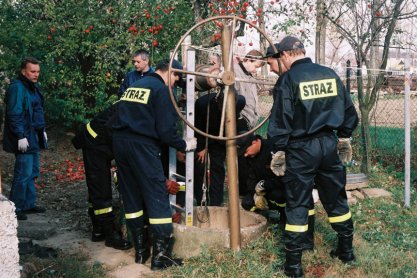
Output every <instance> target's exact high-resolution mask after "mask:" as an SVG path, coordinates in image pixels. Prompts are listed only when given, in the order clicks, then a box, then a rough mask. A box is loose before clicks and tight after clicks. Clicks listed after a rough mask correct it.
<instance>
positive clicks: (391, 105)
mask: <svg viewBox="0 0 417 278" xmlns="http://www.w3.org/2000/svg"><path fill="white" fill-rule="evenodd" d="M345 70H346V72H347V71H348V70H350V71H351V74H346V75H343V74H341V78H342V80H343V82H344V83H345V85H347V87H348V88H349V90H350V93H351V97H352V100H353V102H354V104H355V106H356V109H357V111H358V114H359V117H360V119H361V118H362V115H361V112H360V109H359V101H358V86H357V77H356V74H355V73H356V72H357V70H358V69H356V68H346V69H345ZM378 74H381V71H380V70H375V71H372V70H371V71H367V73H366V75H365V76H364V78H363V80H364V83H363V88H364V90H367V89H368V84H367V81H368V80H369V81H373V80H375V78H376V77H377V75H378ZM382 74H383V76H384V81H383V85H382V87H381V89H380V90H379V91H377V92H376V98H375V103H374V105H373V107H372V109H371V110H370V112H369V124H370V126H369V128H370V130H369V131H370V137H371V138H370V140H371V142H370V143H371V146H372V153H371V154H370V155H371V160H372V162H374V163H375V162H378V163H382V165H383V166H384V167H392V168H393V169H396V170H399V171H402V170H403V169H404V151H405V145H404V140H405V122H404V119H405V118H404V115H405V113H404V111H405V105H408V107H409V111H410V126H411V127H410V134H411V162H412V169H414V171H415V169H417V162H416V159H415V158H414V157H415V156H416V155H417V76H412V78H411V84H410V101H409V102H408V103H405V99H406V98H405V80H404V78H405V77H404V72H403V71H401V72H392V71H388V70H387V71H384V72H382ZM368 75H371V76H368ZM346 76H349V78H347V77H346ZM368 77H370V78H369V79H368ZM273 78H274V77H271V79H273ZM268 89H272V88H268ZM369 89H372V86H369ZM266 91H267V90H266V88H264V91H263V92H262V93H259V105H260V107H261V109H260V110H261V111H264V113H263V115H262V116H267V115H268V113H266V112H265V111H268V112H269V109H270V108H271V107H272V97H271V96H270V94H271V93H270V92H269V93H268V97H263V94H266ZM267 126H268V122H266V123H265V124H264V125H263V126H261V127H260V128H259V129H258V130H257V133H258V134H260V135H261V136H263V137H266V135H267ZM361 132H362V131H361V128H360V125H359V126H358V128H357V129H356V130H355V132H354V135H353V148H354V156H353V157H354V158H353V159H354V160H356V161H361V159H362V157H363V148H362V146H361V144H362V142H361V136H362V133H361Z"/></svg>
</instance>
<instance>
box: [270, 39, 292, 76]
mask: <svg viewBox="0 0 417 278" xmlns="http://www.w3.org/2000/svg"><path fill="white" fill-rule="evenodd" d="M274 46H275V49H276V51H275V50H274V48H273V47H272V46H269V47H268V49H267V50H266V55H265V56H264V58H265V59H266V63H267V64H268V65H269V70H270V71H272V72H273V73H275V74H278V75H281V74H283V73H284V72H286V71H287V70H288V68H287V67H286V66H285V65H284V64H283V63H282V61H281V59H280V58H277V57H276V56H277V54H278V53H279V51H280V48H281V46H280V44H279V43H276V44H274Z"/></svg>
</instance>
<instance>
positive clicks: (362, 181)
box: [346, 173, 368, 191]
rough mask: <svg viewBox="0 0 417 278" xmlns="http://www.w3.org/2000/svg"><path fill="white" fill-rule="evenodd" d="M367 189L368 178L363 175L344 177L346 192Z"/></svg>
mask: <svg viewBox="0 0 417 278" xmlns="http://www.w3.org/2000/svg"><path fill="white" fill-rule="evenodd" d="M365 187H368V177H367V176H366V175H365V174H363V173H358V174H347V175H346V190H349V191H351V190H355V189H359V188H365Z"/></svg>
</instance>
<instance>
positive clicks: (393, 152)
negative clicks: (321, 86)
mask: <svg viewBox="0 0 417 278" xmlns="http://www.w3.org/2000/svg"><path fill="white" fill-rule="evenodd" d="M347 70H353V72H357V70H358V69H352V68H348V69H347ZM379 74H383V84H382V87H381V89H380V90H378V91H377V92H376V94H375V96H376V97H375V103H374V105H373V107H372V109H371V110H370V112H369V117H368V118H369V131H370V140H371V141H370V143H371V146H372V153H371V154H370V155H371V159H372V161H373V162H379V163H382V165H383V166H385V167H393V168H394V169H396V170H400V171H402V170H403V169H404V151H405V144H404V141H405V108H406V106H408V109H409V111H410V134H411V142H412V143H411V154H412V157H414V156H413V154H416V153H417V148H416V144H415V139H416V136H417V88H416V87H417V78H416V77H413V78H411V80H410V81H411V83H410V90H409V95H410V98H409V101H407V102H406V99H407V98H406V95H405V93H406V90H405V84H406V83H405V74H404V72H395V73H393V72H392V71H388V70H387V71H380V70H368V71H367V72H366V75H365V76H364V78H363V79H362V80H363V81H364V83H363V90H364V91H366V90H368V89H369V90H371V89H372V84H368V82H373V81H374V80H375V79H376V77H377V76H378V75H379ZM346 76H348V78H345V79H344V82H345V84H346V85H347V87H348V88H350V92H351V95H352V100H353V101H354V103H355V106H356V108H357V111H358V114H359V117H360V118H361V120H362V114H361V112H360V109H359V101H358V86H357V76H356V75H355V74H352V75H350V74H347V75H346ZM368 96H369V95H368ZM361 136H362V130H361V128H358V129H356V131H355V135H354V139H355V142H354V143H355V146H356V148H355V149H356V152H355V155H356V157H357V159H360V158H361V157H362V155H363V154H362V153H361V152H362V151H363V148H361V144H362V142H361ZM412 161H413V160H412ZM413 166H414V167H413ZM415 166H416V165H415V163H414V165H412V168H414V169H415Z"/></svg>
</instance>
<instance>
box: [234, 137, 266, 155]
mask: <svg viewBox="0 0 417 278" xmlns="http://www.w3.org/2000/svg"><path fill="white" fill-rule="evenodd" d="M236 145H237V151H238V155H239V156H244V157H251V158H252V157H255V156H256V155H258V153H259V152H260V151H261V146H262V140H261V136H259V135H255V134H250V135H247V136H245V137H242V138H239V139H237V140H236Z"/></svg>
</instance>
